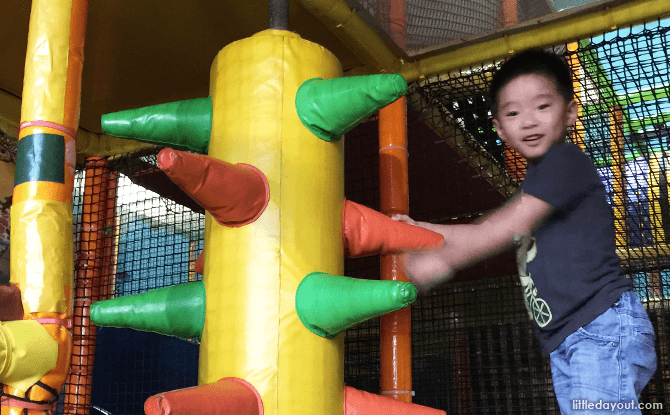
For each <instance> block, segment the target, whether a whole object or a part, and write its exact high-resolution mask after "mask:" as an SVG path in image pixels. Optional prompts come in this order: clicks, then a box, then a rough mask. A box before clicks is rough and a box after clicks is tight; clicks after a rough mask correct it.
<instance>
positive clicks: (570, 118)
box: [565, 99, 579, 127]
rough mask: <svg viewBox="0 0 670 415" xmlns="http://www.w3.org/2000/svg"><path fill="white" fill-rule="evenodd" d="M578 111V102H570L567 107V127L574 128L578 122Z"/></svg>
mask: <svg viewBox="0 0 670 415" xmlns="http://www.w3.org/2000/svg"><path fill="white" fill-rule="evenodd" d="M578 109H579V108H578V105H577V101H575V100H574V99H573V100H571V101H570V102H568V105H567V106H566V107H565V124H566V126H567V127H572V126H573V125H575V123H576V122H577V111H578Z"/></svg>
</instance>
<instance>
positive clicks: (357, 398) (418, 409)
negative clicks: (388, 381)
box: [344, 386, 447, 415]
mask: <svg viewBox="0 0 670 415" xmlns="http://www.w3.org/2000/svg"><path fill="white" fill-rule="evenodd" d="M388 414H393V415H446V414H447V413H446V412H444V411H441V410H439V409H433V408H429V407H427V406H421V405H416V404H413V403H407V402H402V401H398V400H395V399H393V398H389V397H387V396H381V395H375V394H374V393H369V392H364V391H359V390H357V389H354V388H352V387H350V386H345V387H344V415H388Z"/></svg>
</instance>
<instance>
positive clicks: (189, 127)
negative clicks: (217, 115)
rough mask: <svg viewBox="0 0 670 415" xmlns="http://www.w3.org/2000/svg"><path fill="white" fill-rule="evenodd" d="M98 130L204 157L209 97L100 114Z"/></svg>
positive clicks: (209, 119)
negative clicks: (99, 127)
mask: <svg viewBox="0 0 670 415" xmlns="http://www.w3.org/2000/svg"><path fill="white" fill-rule="evenodd" d="M101 122H102V131H103V132H104V133H105V134H109V135H111V136H114V137H120V138H132V139H135V140H139V141H144V142H148V143H153V144H160V145H163V146H166V147H172V148H177V149H181V150H191V151H195V152H197V153H200V154H207V148H208V147H209V136H210V133H211V131H212V98H211V97H207V98H196V99H188V100H184V101H175V102H168V103H165V104H158V105H152V106H149V107H142V108H136V109H130V110H125V111H119V112H112V113H109V114H104V115H103V116H102V119H101Z"/></svg>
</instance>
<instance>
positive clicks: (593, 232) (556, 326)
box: [520, 143, 633, 355]
mask: <svg viewBox="0 0 670 415" xmlns="http://www.w3.org/2000/svg"><path fill="white" fill-rule="evenodd" d="M521 189H522V191H523V192H524V193H526V194H529V195H531V196H534V197H536V198H538V199H542V200H544V201H545V202H548V203H549V204H550V205H551V206H552V207H553V208H554V209H555V211H554V213H553V214H552V216H551V217H550V218H549V219H548V220H547V221H546V222H545V223H544V224H542V225H541V226H540V227H539V228H538V229H537V230H536V231H535V233H534V235H533V237H534V242H535V243H534V245H532V244H527V245H528V248H529V249H528V251H527V253H526V264H525V265H526V266H525V268H526V269H525V270H524V271H525V275H524V273H522V275H520V277H521V283H522V285H523V287H524V297H525V300H526V306H527V308H528V312H529V315H530V316H531V317H532V318H533V320H534V321H535V325H536V331H537V339H538V342H539V344H540V347H541V349H542V352H543V353H544V354H546V355H548V354H549V353H551V352H552V351H553V350H554V349H555V348H556V347H558V346H559V345H560V344H561V343H562V342H563V340H565V338H566V337H567V336H569V335H570V334H571V333H573V332H574V331H576V330H577V329H578V328H579V327H582V326H585V325H587V324H588V323H590V322H591V321H592V320H594V319H595V318H596V317H598V316H599V315H600V314H602V313H603V312H605V310H607V309H608V308H609V307H610V306H611V305H612V304H614V303H615V302H616V300H617V299H618V298H619V297H620V296H621V294H622V293H623V292H625V291H627V290H631V289H632V288H633V282H632V281H631V280H630V279H628V278H626V277H624V276H623V273H622V271H621V268H620V266H619V257H618V256H617V254H616V245H615V232H614V221H613V218H612V209H611V208H610V206H609V205H608V204H607V199H606V194H605V186H604V185H603V183H602V181H601V179H600V177H599V176H598V173H597V171H596V168H595V166H594V165H593V162H592V161H591V159H590V158H589V157H588V156H587V155H586V154H584V153H583V152H582V150H581V149H580V148H579V147H577V146H576V145H574V144H570V143H566V144H561V145H557V146H554V147H552V148H550V149H549V150H548V151H547V153H546V154H545V155H544V156H543V157H542V158H541V159H540V160H539V161H538V162H537V163H536V164H534V165H530V166H529V167H528V171H527V172H526V176H525V178H524V181H523V183H522V184H521Z"/></svg>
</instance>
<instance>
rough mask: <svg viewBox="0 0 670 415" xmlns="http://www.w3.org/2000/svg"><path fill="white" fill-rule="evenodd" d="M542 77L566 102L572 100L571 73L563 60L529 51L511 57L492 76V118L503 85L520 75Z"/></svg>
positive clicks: (556, 56)
mask: <svg viewBox="0 0 670 415" xmlns="http://www.w3.org/2000/svg"><path fill="white" fill-rule="evenodd" d="M529 74H535V75H543V76H546V77H547V78H549V79H551V81H552V82H554V84H555V85H556V88H557V89H558V92H559V93H560V94H561V96H563V98H565V100H566V102H569V101H571V100H572V99H573V96H574V87H573V84H572V71H571V70H570V66H568V64H567V63H566V62H565V60H564V59H563V58H562V57H561V56H559V55H557V54H555V53H553V52H547V51H544V50H540V49H529V50H525V51H523V52H519V53H518V54H516V55H514V56H512V57H511V58H509V60H507V62H505V63H504V64H503V65H502V67H501V68H500V69H499V70H498V71H497V72H496V73H495V74H494V75H493V82H492V83H491V88H490V90H489V96H490V99H491V111H492V114H493V118H495V117H496V116H497V113H498V95H499V94H500V90H502V89H503V88H504V87H505V85H507V84H508V83H509V82H510V81H512V80H513V79H515V78H517V77H518V76H521V75H529Z"/></svg>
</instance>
